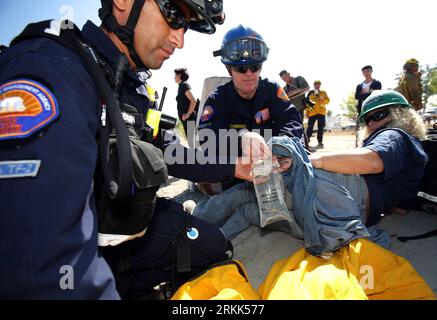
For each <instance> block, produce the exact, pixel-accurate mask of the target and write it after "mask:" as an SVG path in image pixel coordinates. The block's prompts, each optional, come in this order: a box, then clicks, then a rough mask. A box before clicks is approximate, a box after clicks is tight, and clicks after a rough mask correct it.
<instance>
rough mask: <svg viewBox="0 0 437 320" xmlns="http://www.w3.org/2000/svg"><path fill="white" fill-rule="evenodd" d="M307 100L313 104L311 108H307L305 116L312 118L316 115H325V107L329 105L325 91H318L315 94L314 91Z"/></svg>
mask: <svg viewBox="0 0 437 320" xmlns="http://www.w3.org/2000/svg"><path fill="white" fill-rule="evenodd" d="M308 99H309V100H310V101H311V102H312V103H314V105H313V106H308V108H307V109H306V110H307V116H308V117H312V116H315V115H318V114H321V115H323V116H325V115H326V105H327V104H329V101H330V100H329V97H328V94H327V93H326V91H323V90H320V91H319V93H318V94H317V93H316V91H315V90H312V91H310V93H309V94H308Z"/></svg>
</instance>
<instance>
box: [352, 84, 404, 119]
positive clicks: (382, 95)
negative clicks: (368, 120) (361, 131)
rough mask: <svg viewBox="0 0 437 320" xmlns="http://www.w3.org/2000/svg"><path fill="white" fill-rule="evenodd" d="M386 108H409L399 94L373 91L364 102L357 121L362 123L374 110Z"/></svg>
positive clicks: (387, 91)
mask: <svg viewBox="0 0 437 320" xmlns="http://www.w3.org/2000/svg"><path fill="white" fill-rule="evenodd" d="M388 106H404V107H406V108H411V105H410V104H409V103H408V101H407V99H405V97H404V96H403V95H402V94H400V93H399V92H397V91H394V90H375V91H373V92H372V93H371V94H370V96H369V97H368V98H367V99H366V100H364V102H363V106H362V108H361V113H360V115H359V116H358V119H359V120H360V121H361V122H364V117H365V115H366V114H368V113H369V112H372V111H374V110H376V109H380V108H383V107H388Z"/></svg>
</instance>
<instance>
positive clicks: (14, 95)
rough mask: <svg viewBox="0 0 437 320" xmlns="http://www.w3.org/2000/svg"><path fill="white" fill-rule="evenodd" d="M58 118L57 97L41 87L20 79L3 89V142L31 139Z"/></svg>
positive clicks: (0, 123) (0, 93) (0, 135)
mask: <svg viewBox="0 0 437 320" xmlns="http://www.w3.org/2000/svg"><path fill="white" fill-rule="evenodd" d="M58 116H59V109H58V103H57V101H56V98H55V96H54V95H53V93H52V92H50V90H49V89H47V88H46V87H45V86H43V85H42V84H41V83H39V82H37V81H34V80H29V79H19V80H13V81H10V82H7V83H4V84H1V85H0V140H8V139H20V138H27V137H29V136H30V135H32V134H33V133H34V132H36V131H38V130H40V129H41V128H44V127H46V126H47V125H48V124H50V123H52V122H53V121H55V120H56V119H57V118H58Z"/></svg>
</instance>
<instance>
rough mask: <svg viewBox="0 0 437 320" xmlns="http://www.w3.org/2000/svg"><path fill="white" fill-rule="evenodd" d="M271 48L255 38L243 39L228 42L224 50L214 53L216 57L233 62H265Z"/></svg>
mask: <svg viewBox="0 0 437 320" xmlns="http://www.w3.org/2000/svg"><path fill="white" fill-rule="evenodd" d="M268 53H269V48H268V47H267V46H266V44H265V43H264V42H263V41H261V40H259V39H254V38H241V39H237V40H233V41H230V42H228V43H227V44H226V45H225V46H224V47H223V48H221V49H220V50H218V51H214V57H217V56H222V57H223V58H224V59H227V60H229V61H231V62H238V61H240V60H249V59H250V60H252V61H254V62H264V61H265V60H266V59H267V55H268Z"/></svg>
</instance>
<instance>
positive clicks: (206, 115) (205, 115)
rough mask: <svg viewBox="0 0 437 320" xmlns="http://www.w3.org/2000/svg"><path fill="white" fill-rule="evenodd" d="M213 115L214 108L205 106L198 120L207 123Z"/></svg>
mask: <svg viewBox="0 0 437 320" xmlns="http://www.w3.org/2000/svg"><path fill="white" fill-rule="evenodd" d="M213 114H214V108H213V107H211V106H205V108H203V111H202V117H201V118H200V119H201V121H202V122H205V121H208V120H209V119H211V118H212V116H213Z"/></svg>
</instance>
